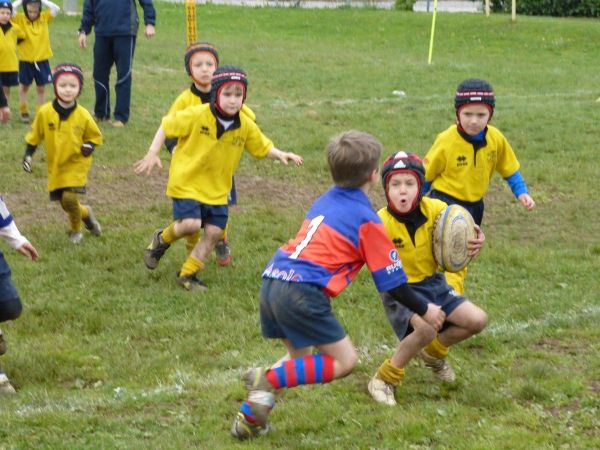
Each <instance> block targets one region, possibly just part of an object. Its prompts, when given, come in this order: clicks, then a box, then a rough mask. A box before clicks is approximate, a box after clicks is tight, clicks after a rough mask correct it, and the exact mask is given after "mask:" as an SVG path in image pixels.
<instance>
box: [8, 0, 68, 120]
mask: <svg viewBox="0 0 600 450" xmlns="http://www.w3.org/2000/svg"><path fill="white" fill-rule="evenodd" d="M21 3H22V4H23V12H22V13H18V14H16V16H15V17H14V18H13V23H16V24H17V25H19V27H21V29H22V30H23V32H24V33H25V39H24V40H23V41H21V42H20V43H19V45H18V48H19V84H20V87H19V113H20V114H21V122H23V123H29V121H30V116H29V110H28V109H27V92H28V91H29V87H30V86H31V84H32V83H33V81H34V80H35V84H36V87H37V106H36V112H37V110H38V109H39V107H40V106H42V105H43V104H44V102H45V101H46V85H47V84H50V83H52V72H51V71H50V62H49V59H50V58H51V57H52V48H51V47H50V33H49V30H48V24H49V23H50V22H51V21H53V20H54V18H55V17H56V15H57V14H58V12H59V11H60V8H59V6H58V5H56V4H55V3H52V2H51V1H50V0H16V1H15V2H14V3H13V8H15V10H16V8H18V7H19V6H20V5H21ZM42 5H44V6H46V7H47V8H48V9H49V10H46V11H42Z"/></svg>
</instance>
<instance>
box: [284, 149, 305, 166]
mask: <svg viewBox="0 0 600 450" xmlns="http://www.w3.org/2000/svg"><path fill="white" fill-rule="evenodd" d="M279 161H281V162H282V163H284V164H285V165H286V166H287V164H288V162H289V161H292V162H293V163H294V165H295V166H301V165H302V163H303V162H304V160H303V159H302V156H300V155H296V154H295V153H292V152H282V154H281V156H280V157H279Z"/></svg>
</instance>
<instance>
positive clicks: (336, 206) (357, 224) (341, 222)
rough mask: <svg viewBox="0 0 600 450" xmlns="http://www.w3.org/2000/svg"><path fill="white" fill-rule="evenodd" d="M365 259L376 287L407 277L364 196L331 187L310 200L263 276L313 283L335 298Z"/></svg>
mask: <svg viewBox="0 0 600 450" xmlns="http://www.w3.org/2000/svg"><path fill="white" fill-rule="evenodd" d="M365 264H366V265H367V267H368V268H369V271H370V272H371V275H372V277H373V281H374V282H375V285H376V286H377V290H378V291H379V292H386V291H389V290H390V289H393V288H395V287H397V286H399V285H401V284H404V283H406V282H407V277H406V274H405V273H404V269H403V268H402V263H401V261H400V258H399V256H398V252H397V251H396V248H395V246H394V244H393V243H392V241H391V240H390V239H389V237H388V236H387V234H386V232H385V228H384V226H383V224H382V222H381V219H380V218H379V216H378V215H377V214H376V213H375V211H374V210H373V207H372V206H371V202H370V201H369V197H367V195H366V194H365V193H364V192H363V191H362V190H360V189H349V188H340V187H337V186H335V187H333V188H332V189H330V190H329V191H327V192H326V193H325V194H323V195H322V196H321V197H319V198H318V199H317V200H316V201H315V203H313V205H312V206H311V208H310V209H309V211H308V213H307V215H306V218H305V219H304V222H303V224H302V227H301V228H300V231H299V232H298V234H297V235H296V237H295V238H294V239H291V240H290V241H289V242H288V243H287V244H285V245H283V246H281V247H280V248H279V250H277V252H276V253H275V255H274V256H273V258H272V259H271V261H269V264H267V268H266V269H265V271H264V272H263V275H262V276H263V278H274V279H277V280H284V281H290V282H298V283H310V284H315V285H317V286H321V287H322V288H323V291H324V292H325V293H326V294H327V295H328V296H330V297H335V296H337V295H339V294H340V293H341V292H342V291H343V290H344V289H345V288H346V286H348V285H349V284H350V282H351V281H352V280H353V279H354V278H355V277H356V275H357V274H358V272H359V271H360V269H361V268H362V266H364V265H365Z"/></svg>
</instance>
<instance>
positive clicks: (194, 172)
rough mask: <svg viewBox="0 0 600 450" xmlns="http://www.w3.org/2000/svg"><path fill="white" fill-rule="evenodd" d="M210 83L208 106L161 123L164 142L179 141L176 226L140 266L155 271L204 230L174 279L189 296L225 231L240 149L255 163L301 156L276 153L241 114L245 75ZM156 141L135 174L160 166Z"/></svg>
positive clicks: (171, 190)
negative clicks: (174, 248) (177, 246)
mask: <svg viewBox="0 0 600 450" xmlns="http://www.w3.org/2000/svg"><path fill="white" fill-rule="evenodd" d="M211 83H212V84H211V101H210V104H208V105H207V104H202V105H198V106H191V107H189V108H186V109H184V110H182V111H178V112H176V113H175V114H170V115H166V116H165V117H163V119H162V129H163V130H164V134H165V136H167V137H173V138H177V139H178V143H177V149H176V151H175V152H174V153H173V158H172V159H171V166H170V169H169V181H168V184H167V196H168V197H170V198H171V199H172V200H173V219H174V221H173V222H172V223H171V224H170V225H169V226H167V227H166V228H164V229H159V230H156V231H155V232H154V236H153V237H152V241H151V243H150V245H149V246H148V248H147V249H146V251H145V252H144V263H145V264H146V266H147V267H148V268H150V269H154V268H156V267H157V266H158V263H159V261H160V259H161V258H162V256H163V255H164V253H165V252H166V251H167V249H168V248H169V247H170V246H171V244H172V243H173V242H175V241H177V240H178V239H181V238H183V237H186V236H190V235H193V234H195V233H197V232H198V231H200V229H201V228H204V237H203V239H202V240H200V241H199V242H198V243H197V244H196V245H195V247H194V248H193V250H192V251H191V253H190V254H189V255H188V257H187V259H186V260H185V262H184V263H183V265H182V267H181V269H180V270H179V272H178V273H177V282H178V283H179V284H180V285H181V286H182V287H183V288H185V289H187V290H191V291H205V290H206V289H208V288H207V286H206V284H204V283H203V282H202V281H201V280H200V279H198V278H197V274H198V273H199V272H201V271H202V270H203V269H204V266H205V264H204V261H206V258H207V256H208V255H209V254H210V253H211V252H212V250H213V249H214V248H215V245H216V244H217V242H218V241H219V240H220V239H221V237H222V235H223V230H224V229H225V227H226V225H227V220H228V202H227V196H228V194H229V192H231V187H232V179H233V175H234V173H235V171H236V169H237V166H238V164H239V161H240V159H241V157H242V153H243V151H244V149H246V150H247V151H248V152H249V153H250V154H251V155H252V156H254V157H255V158H259V159H260V158H265V157H268V158H271V159H275V160H279V161H281V162H282V163H284V164H286V165H287V164H288V162H290V161H291V162H293V163H294V164H295V165H297V166H298V165H301V164H302V158H301V157H300V156H298V155H296V154H294V153H291V152H282V151H281V150H279V149H277V148H275V147H274V145H273V142H271V141H270V140H269V139H268V138H267V137H266V136H265V135H264V134H263V133H262V132H261V130H260V128H258V125H256V123H255V122H254V121H253V120H251V119H250V118H249V117H248V116H246V114H240V111H241V109H242V106H243V103H244V101H245V99H246V92H247V87H248V79H247V77H246V73H245V72H244V71H243V70H241V69H239V68H237V67H234V66H221V67H220V68H218V69H217V70H216V71H215V72H214V74H213V78H212V82H211ZM157 134H158V133H157ZM160 139H161V137H160V136H155V139H154V140H153V142H152V144H151V145H150V149H149V150H148V153H147V154H146V156H145V157H144V159H142V160H141V161H138V163H137V164H136V171H137V172H138V173H142V172H146V173H147V174H149V173H151V171H152V169H153V167H155V166H159V167H160V166H161V163H160V158H159V157H158V153H159V152H160V147H161V145H162V144H161V142H160Z"/></svg>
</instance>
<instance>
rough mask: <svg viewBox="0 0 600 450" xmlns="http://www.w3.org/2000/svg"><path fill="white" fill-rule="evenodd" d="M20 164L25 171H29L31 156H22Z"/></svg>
mask: <svg viewBox="0 0 600 450" xmlns="http://www.w3.org/2000/svg"><path fill="white" fill-rule="evenodd" d="M21 165H22V167H23V170H24V171H25V172H27V173H31V156H24V157H23V162H22V163H21Z"/></svg>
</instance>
